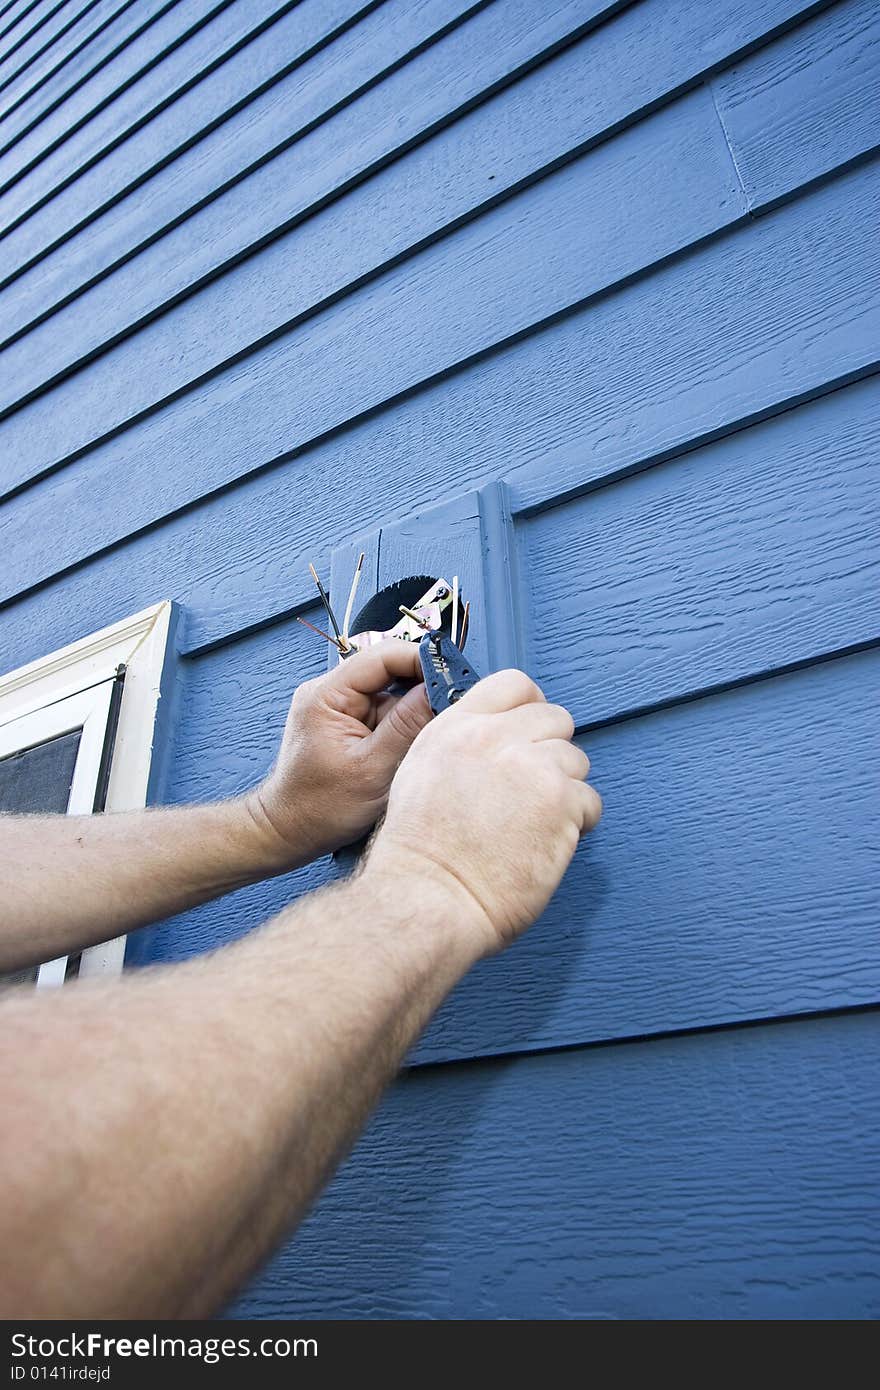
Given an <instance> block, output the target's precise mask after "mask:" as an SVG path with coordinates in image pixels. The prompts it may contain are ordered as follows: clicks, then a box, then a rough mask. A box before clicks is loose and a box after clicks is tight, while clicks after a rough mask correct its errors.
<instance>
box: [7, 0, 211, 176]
mask: <svg viewBox="0 0 880 1390" xmlns="http://www.w3.org/2000/svg"><path fill="white" fill-rule="evenodd" d="M217 4H218V0H210V3H208V0H204V3H203V2H202V0H192V3H190V4H187V5H186V6H185V7H184V6H182V5H180V6H179V5H178V0H137V3H136V4H130V5H128V6H127V7H126V8H125V9H124V10H123V11H122V12H121V13H120V15H119V16H118V17H117V18H116V19H115V20H114V21H113V23H112V24H110V25H108V26H107V28H105V29H104V30H102V32H101V33H100V34H96V35H94V36H92V37H91V38H90V39H89V42H88V43H87V44H85V45H83V47H81V48H80V49H79V50H78V51H77V52H72V53H69V54H67V55H66V56H65V60H64V63H63V65H62V66H61V67H59V68H58V70H57V71H56V72H54V73H52V74H51V79H50V80H49V81H46V82H38V83H35V84H33V85H32V86H30V87H27V86H23V87H22V90H21V91H20V93H19V94H18V95H17V96H16V97H15V99H14V100H10V101H7V102H6V103H4V107H3V110H2V111H0V155H4V156H5V155H6V154H7V153H8V152H9V151H10V150H11V149H12V148H13V147H14V146H16V145H18V146H19V148H18V149H17V150H16V153H15V155H14V156H13V160H16V161H20V162H19V164H18V167H23V165H24V164H27V163H29V162H30V160H32V159H34V158H35V157H39V154H40V153H41V152H43V151H46V150H48V149H51V148H54V146H55V144H56V143H61V141H63V140H64V139H66V138H67V136H68V135H69V134H70V132H71V131H72V130H73V129H74V127H75V126H76V125H77V124H79V123H80V122H82V121H83V120H88V119H89V116H91V115H93V114H94V113H95V112H96V111H97V110H99V109H100V108H101V107H102V106H103V105H105V104H106V103H107V102H108V101H112V99H113V96H114V95H116V94H117V93H118V92H119V91H120V90H121V89H122V88H123V87H124V86H127V85H128V84H130V83H131V82H134V81H137V78H138V75H139V74H140V73H141V72H142V71H143V69H144V66H145V65H147V66H149V64H150V62H155V61H156V59H157V58H158V57H159V55H160V54H161V53H162V52H163V51H164V50H165V49H166V48H167V47H168V46H169V44H170V45H173V44H174V43H175V42H179V41H180V39H181V38H182V37H183V36H184V35H185V34H186V33H187V32H188V30H189V29H190V28H191V27H192V25H193V23H194V22H195V23H196V24H198V23H199V22H201V20H202V18H203V16H204V15H205V14H207V13H210V11H211V10H212V9H216V8H217ZM75 93H81V94H85V95H86V101H85V103H84V104H82V105H80V106H79V111H78V114H76V115H75V114H74V112H73V110H72V109H71V107H70V106H68V107H67V109H66V111H65V112H64V113H63V115H61V116H57V117H56V116H55V114H54V113H55V112H57V110H58V108H59V107H60V106H62V105H63V104H64V103H65V102H67V101H69V100H70V99H71V97H72V96H73V95H74V94H75ZM7 95H8V94H7ZM50 118H51V119H50ZM38 126H40V127H41V128H40V130H39V132H37V127H38ZM26 137H27V138H26ZM11 167H14V165H13V164H12V163H11V162H10V163H9V164H6V163H4V161H3V160H2V159H0V176H2V177H4V179H5V177H6V176H5V173H3V171H4V170H6V169H8V168H11Z"/></svg>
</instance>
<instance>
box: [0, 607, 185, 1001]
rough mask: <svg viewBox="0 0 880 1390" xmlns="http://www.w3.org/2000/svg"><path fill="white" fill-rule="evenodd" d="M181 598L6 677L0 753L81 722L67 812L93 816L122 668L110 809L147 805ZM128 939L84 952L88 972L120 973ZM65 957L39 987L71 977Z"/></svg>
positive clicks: (83, 969) (44, 973) (41, 974)
mask: <svg viewBox="0 0 880 1390" xmlns="http://www.w3.org/2000/svg"><path fill="white" fill-rule="evenodd" d="M173 618H174V605H173V604H172V603H171V602H170V601H168V600H165V601H163V602H161V603H157V604H153V605H152V606H151V607H150V608H145V609H144V610H143V611H142V612H140V613H135V614H133V615H132V616H131V617H129V618H124V619H122V620H121V621H120V622H117V623H112V624H111V625H110V626H108V627H105V628H102V629H101V630H100V631H99V632H95V633H91V634H90V635H89V636H88V637H84V638H81V639H80V640H79V641H78V642H72V643H70V644H69V645H68V646H66V647H62V648H61V649H60V650H58V651H55V652H51V653H50V654H49V655H47V656H44V657H40V658H38V659H37V660H36V661H31V662H29V663H28V664H27V665H25V666H20V667H18V668H17V669H16V670H14V671H10V672H9V673H8V674H7V675H5V676H0V757H5V756H7V755H9V754H12V753H15V752H18V751H23V750H25V749H27V748H32V747H34V746H35V745H37V744H39V743H43V742H46V741H47V740H48V739H52V738H56V737H59V736H60V735H62V734H64V733H68V732H71V731H72V730H73V729H82V737H81V739H80V745H79V749H78V751H77V758H76V765H75V767H74V774H73V781H72V785H71V791H70V800H69V803H68V810H67V814H68V815H90V814H91V813H92V810H93V807H94V804H95V792H96V788H97V786H98V780H99V777H100V775H101V769H102V761H103V754H104V746H105V739H106V732H107V726H108V721H109V720H110V718H111V711H112V702H113V694H114V689H115V688H116V687H117V677H118V673H119V668H120V667H124V670H125V678H124V681H123V684H122V696H121V700H120V702H119V708H118V717H117V724H116V730H115V737H114V742H113V750H112V757H111V761H110V767H109V775H108V778H107V783H106V793H105V797H104V807H103V809H104V811H132V810H138V809H141V808H143V807H144V806H146V804H147V800H148V797H149V793H150V790H151V781H152V780H153V774H154V772H155V768H154V763H153V753H154V748H155V744H156V724H157V719H158V715H159V702H160V700H161V698H162V693H163V689H162V688H163V682H165V680H166V677H167V674H168V670H169V661H170V656H171V648H172V642H171V640H170V638H171V635H172V624H173ZM125 941H126V938H125V937H124V936H119V937H116V938H114V939H113V940H112V941H107V942H102V943H101V944H100V945H98V946H92V947H89V948H87V949H86V950H84V951H83V952H82V955H81V958H80V969H79V974H80V976H82V977H84V978H88V977H93V976H96V975H104V976H108V975H109V976H112V975H118V974H120V972H121V970H122V966H123V960H124V957H125ZM66 965H67V957H66V956H63V957H60V958H58V959H57V960H54V961H47V962H45V963H44V964H43V965H41V966H40V968H39V971H38V973H37V981H36V985H37V988H38V989H40V988H47V987H50V988H51V987H56V986H58V985H61V984H63V983H64V973H65V969H66Z"/></svg>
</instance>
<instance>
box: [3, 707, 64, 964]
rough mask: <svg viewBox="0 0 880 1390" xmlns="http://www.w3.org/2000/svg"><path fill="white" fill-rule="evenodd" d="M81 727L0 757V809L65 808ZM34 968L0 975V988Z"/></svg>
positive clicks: (18, 811)
mask: <svg viewBox="0 0 880 1390" xmlns="http://www.w3.org/2000/svg"><path fill="white" fill-rule="evenodd" d="M81 738H82V730H81V729H74V730H73V731H72V732H71V733H69V734H61V736H60V737H59V738H52V739H49V740H48V742H46V743H39V744H37V746H36V748H25V749H23V750H22V751H21V752H20V753H10V754H9V755H8V757H5V758H0V812H14V813H15V814H17V815H27V814H33V813H34V812H39V811H43V812H45V811H57V812H60V813H62V814H63V812H65V811H66V810H67V802H68V798H69V797H70V785H71V783H72V781H73V770H74V768H75V767H76V755H77V753H78V752H79V741H80V739H81ZM36 978H37V967H36V966H32V967H31V968H30V969H29V970H16V971H14V972H12V973H10V974H8V975H0V989H2V988H3V987H4V986H6V985H24V984H28V983H29V982H32V981H34V980H36Z"/></svg>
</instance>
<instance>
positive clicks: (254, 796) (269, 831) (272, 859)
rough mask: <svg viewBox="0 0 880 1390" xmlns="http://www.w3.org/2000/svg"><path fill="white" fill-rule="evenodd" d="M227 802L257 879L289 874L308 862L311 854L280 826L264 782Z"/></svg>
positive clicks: (249, 863) (251, 869) (244, 850)
mask: <svg viewBox="0 0 880 1390" xmlns="http://www.w3.org/2000/svg"><path fill="white" fill-rule="evenodd" d="M227 804H228V806H229V808H230V813H231V815H232V818H233V820H234V822H235V826H236V832H237V835H238V837H239V841H240V844H241V846H242V850H243V853H244V855H245V857H246V859H247V862H248V865H249V867H250V871H251V873H252V875H253V877H254V878H270V877H273V876H274V875H276V874H284V873H289V872H290V870H291V869H298V868H300V867H301V866H302V865H303V864H306V863H308V861H309V858H310V856H309V854H308V853H306V852H302V850H301V848H298V847H297V845H296V843H295V840H294V837H292V836H291V835H289V834H282V832H281V831H280V830H279V829H278V827H277V825H276V823H275V819H274V817H273V816H272V813H271V810H270V809H269V807H268V805H267V799H266V796H265V794H264V787H263V784H262V783H261V784H260V785H259V786H256V787H253V788H251V790H250V791H248V792H245V793H244V795H243V796H239V797H236V798H235V799H234V800H233V801H230V802H228V803H227Z"/></svg>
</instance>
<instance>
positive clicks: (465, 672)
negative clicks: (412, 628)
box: [419, 632, 480, 714]
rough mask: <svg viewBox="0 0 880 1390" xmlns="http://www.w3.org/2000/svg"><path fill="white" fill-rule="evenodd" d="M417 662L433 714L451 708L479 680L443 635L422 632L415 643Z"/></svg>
mask: <svg viewBox="0 0 880 1390" xmlns="http://www.w3.org/2000/svg"><path fill="white" fill-rule="evenodd" d="M419 658H420V660H421V663H422V674H423V675H424V677H425V689H426V690H427V692H428V702H429V704H430V706H431V709H432V711H433V713H434V714H441V713H442V712H443V710H445V709H448V708H449V706H450V705H454V704H455V702H456V700H460V699H461V697H462V695H464V694H465V693H466V692H467V691H468V690H470V688H471V686H472V685H476V683H477V681H478V680H479V679H480V676H479V673H478V672H477V671H475V670H474V668H473V666H472V665H471V663H470V661H468V660H467V659H466V658H465V656H464V655H463V654H462V653H461V652H460V651H459V649H458V647H457V646H456V645H455V643H454V642H453V640H452V638H451V637H447V635H446V633H445V632H426V633H425V635H424V637H423V638H422V639H421V641H420V642H419Z"/></svg>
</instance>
